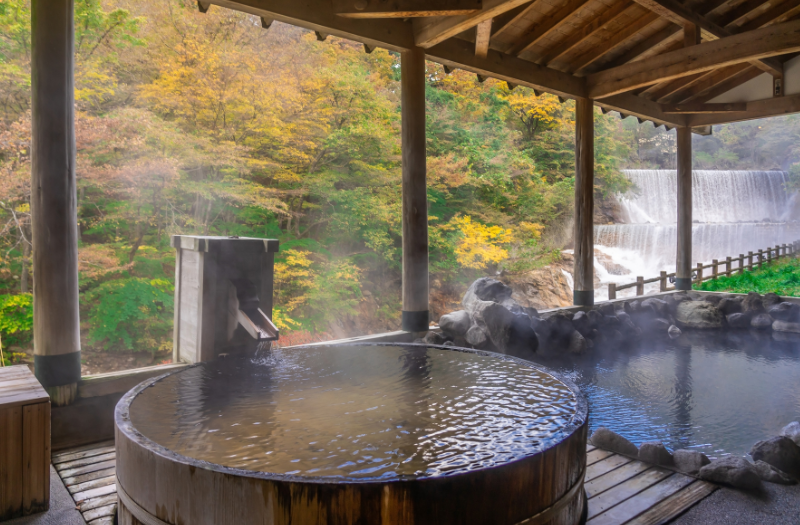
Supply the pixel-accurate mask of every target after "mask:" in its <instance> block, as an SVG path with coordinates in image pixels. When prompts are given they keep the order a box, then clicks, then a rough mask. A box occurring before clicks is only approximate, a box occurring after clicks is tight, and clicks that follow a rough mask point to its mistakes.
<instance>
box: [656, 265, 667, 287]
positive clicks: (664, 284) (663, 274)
mask: <svg viewBox="0 0 800 525" xmlns="http://www.w3.org/2000/svg"><path fill="white" fill-rule="evenodd" d="M658 283H659V290H660V291H662V292H666V291H667V272H665V271H664V270H661V280H660V281H658Z"/></svg>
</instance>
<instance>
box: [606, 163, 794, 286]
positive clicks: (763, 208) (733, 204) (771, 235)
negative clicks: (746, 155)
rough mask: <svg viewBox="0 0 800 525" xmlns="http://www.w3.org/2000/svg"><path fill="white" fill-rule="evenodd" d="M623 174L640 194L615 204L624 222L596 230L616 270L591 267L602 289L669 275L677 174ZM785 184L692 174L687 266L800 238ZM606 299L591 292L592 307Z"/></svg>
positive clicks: (731, 174)
mask: <svg viewBox="0 0 800 525" xmlns="http://www.w3.org/2000/svg"><path fill="white" fill-rule="evenodd" d="M624 173H625V175H626V176H627V177H628V178H629V179H630V180H631V182H633V183H634V185H635V186H636V190H638V191H635V192H634V193H631V194H629V195H626V196H624V197H620V198H619V201H620V205H621V211H622V215H623V217H622V219H623V220H624V221H625V223H623V224H613V225H596V226H595V227H594V237H595V239H594V242H595V246H596V248H597V249H598V250H599V251H600V252H602V253H604V254H606V255H607V256H609V257H610V259H611V260H612V261H613V263H614V265H615V266H614V267H613V268H608V267H606V265H604V264H602V263H601V262H598V261H596V262H595V271H596V273H597V275H598V277H599V278H600V281H601V283H603V284H606V283H609V282H617V283H627V282H631V281H632V280H633V279H634V278H635V276H637V275H643V276H644V277H645V278H649V277H655V276H657V275H658V273H659V271H661V270H666V271H668V272H673V271H675V251H676V242H677V231H676V221H677V174H676V172H675V171H674V170H624ZM785 184H786V173H784V172H782V171H724V170H719V171H706V170H696V171H694V172H693V175H692V188H693V194H692V206H693V222H694V225H693V226H692V259H693V260H694V261H695V262H710V261H711V260H712V259H720V260H722V259H724V258H725V257H727V256H732V257H736V256H738V254H740V253H744V254H747V252H748V251H754V252H755V251H758V250H759V249H763V248H766V247H768V246H775V245H776V244H783V243H789V242H791V241H793V240H795V238H796V237H797V235H798V233H800V225H799V224H798V223H797V222H796V221H797V219H800V217H796V216H794V207H795V199H796V196H795V195H790V194H788V193H787V191H786V188H785ZM609 270H611V271H609ZM652 286H656V287H657V285H651V287H652ZM626 292H627V293H628V294H630V293H632V291H631V290H627V291H626ZM606 293H607V288H606V287H605V286H603V287H602V288H601V289H600V290H597V298H598V300H602V299H603V298H604V297H605V294H606ZM622 295H624V293H621V294H620V296H622Z"/></svg>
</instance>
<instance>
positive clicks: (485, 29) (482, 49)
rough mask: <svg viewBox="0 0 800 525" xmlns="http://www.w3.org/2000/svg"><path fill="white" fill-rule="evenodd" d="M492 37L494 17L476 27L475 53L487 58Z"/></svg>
mask: <svg viewBox="0 0 800 525" xmlns="http://www.w3.org/2000/svg"><path fill="white" fill-rule="evenodd" d="M491 38H492V19H491V18H490V19H489V20H484V21H483V22H481V23H480V24H478V26H477V27H476V28H475V55H476V56H479V57H481V58H486V55H487V54H488V53H489V40H490V39H491Z"/></svg>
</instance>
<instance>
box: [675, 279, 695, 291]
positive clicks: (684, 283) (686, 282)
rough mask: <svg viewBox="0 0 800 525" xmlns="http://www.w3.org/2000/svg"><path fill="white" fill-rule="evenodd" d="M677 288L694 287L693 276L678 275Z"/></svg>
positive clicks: (687, 288)
mask: <svg viewBox="0 0 800 525" xmlns="http://www.w3.org/2000/svg"><path fill="white" fill-rule="evenodd" d="M675 289H676V290H691V289H692V278H691V277H676V278H675Z"/></svg>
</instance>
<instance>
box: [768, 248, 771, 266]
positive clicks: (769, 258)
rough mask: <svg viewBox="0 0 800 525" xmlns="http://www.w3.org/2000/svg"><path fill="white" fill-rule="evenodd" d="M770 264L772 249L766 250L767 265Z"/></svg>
mask: <svg viewBox="0 0 800 525" xmlns="http://www.w3.org/2000/svg"><path fill="white" fill-rule="evenodd" d="M771 262H772V248H767V264H769V263H771Z"/></svg>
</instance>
